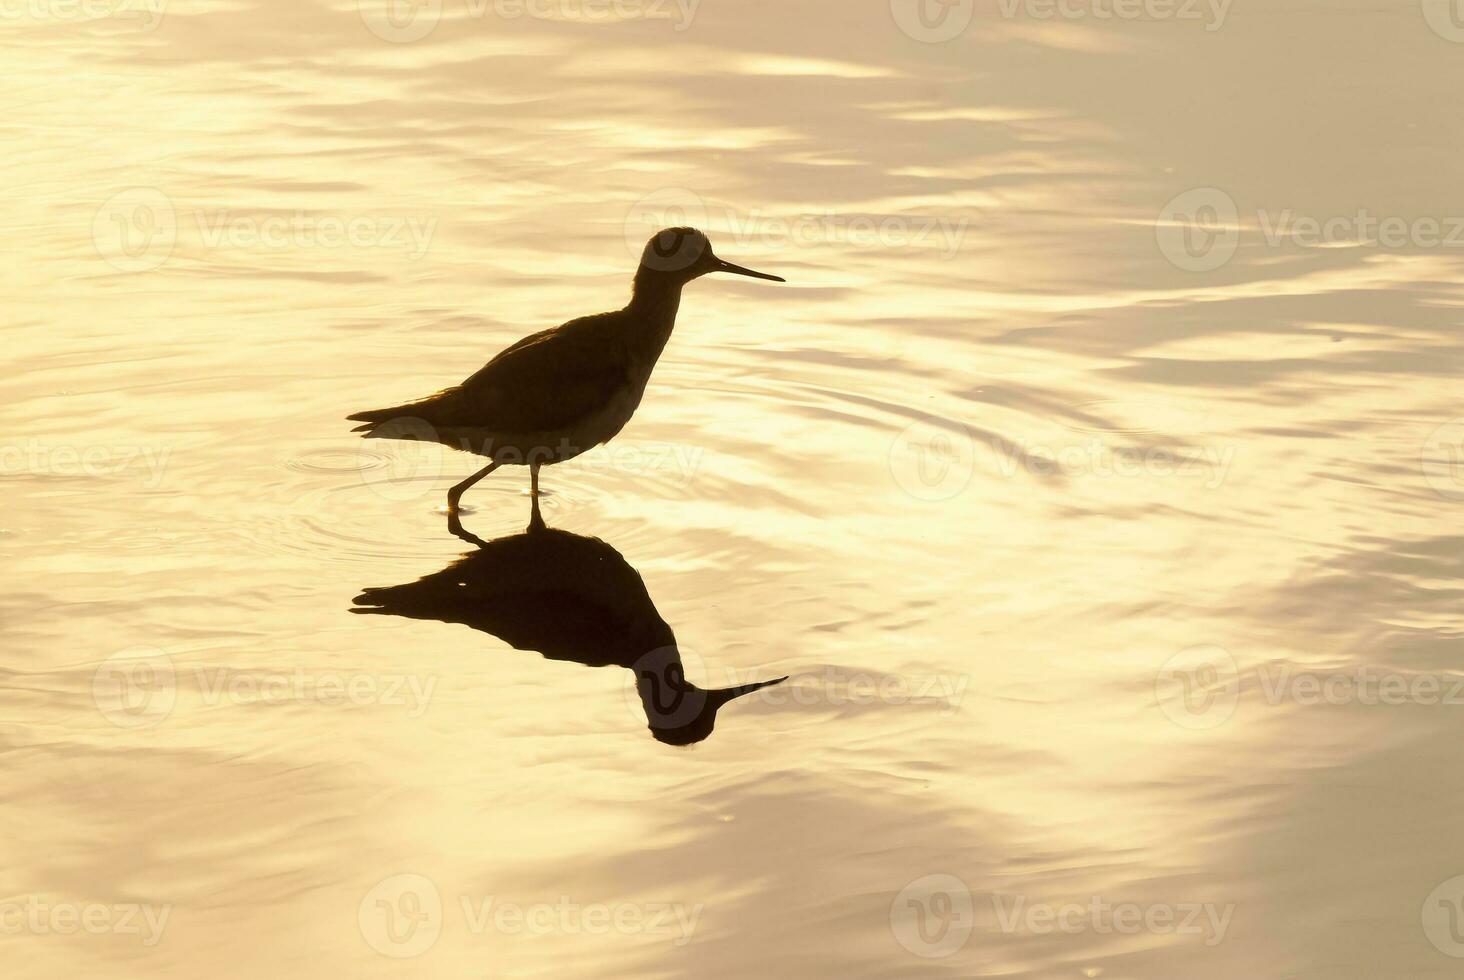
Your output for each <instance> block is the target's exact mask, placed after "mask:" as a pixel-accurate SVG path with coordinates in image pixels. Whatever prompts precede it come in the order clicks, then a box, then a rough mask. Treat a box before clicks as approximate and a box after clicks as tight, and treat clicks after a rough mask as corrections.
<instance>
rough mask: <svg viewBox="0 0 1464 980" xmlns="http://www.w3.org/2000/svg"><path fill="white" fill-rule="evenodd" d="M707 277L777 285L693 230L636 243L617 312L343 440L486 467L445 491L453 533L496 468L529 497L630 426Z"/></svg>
mask: <svg viewBox="0 0 1464 980" xmlns="http://www.w3.org/2000/svg"><path fill="white" fill-rule="evenodd" d="M712 272H730V273H734V274H736V275H740V276H752V277H753V278H755V279H769V280H772V281H773V282H786V280H784V279H782V278H780V277H778V276H770V275H768V274H766V273H763V272H754V271H753V270H751V269H745V268H743V267H742V266H740V265H733V264H732V263H730V262H724V261H722V260H721V259H719V258H717V256H716V254H715V253H713V251H712V245H711V242H710V241H709V240H708V239H707V236H706V235H704V234H703V233H702V232H700V231H697V230H696V229H695V228H667V229H665V230H663V231H659V232H657V233H656V234H655V235H653V236H652V237H651V239H650V241H649V242H647V243H646V247H645V251H644V252H643V253H642V255H641V261H640V267H639V268H638V269H637V270H636V274H635V284H634V287H633V289H632V293H631V298H630V303H629V304H627V305H626V307H625V308H624V309H621V310H616V311H615V312H613V313H601V314H599V315H597V316H587V317H581V318H579V319H577V320H570V321H569V322H568V323H565V324H563V325H562V326H558V327H554V328H553V329H551V330H544V331H541V332H539V333H536V334H531V335H530V336H528V337H525V338H524V339H523V340H520V341H519V342H518V343H516V344H513V345H512V346H510V347H508V348H507V349H505V350H504V351H503V352H502V353H500V354H499V355H498V356H497V357H495V358H493V360H491V361H489V362H488V363H487V364H486V365H484V366H483V367H482V368H481V369H480V370H479V371H478V372H477V373H476V374H474V375H473V376H472V377H470V378H468V379H467V380H466V381H464V382H463V383H462V384H459V385H455V386H454V387H451V388H447V389H444V390H443V391H440V392H438V393H437V394H435V395H432V396H431V397H429V398H424V399H422V400H421V401H415V402H410V403H408V404H405V405H397V406H394V407H392V408H382V409H375V410H373V411H368V412H357V413H356V414H355V415H351V416H349V419H350V420H351V421H353V422H362V423H364V424H362V425H360V426H357V427H356V428H355V429H353V430H352V431H353V432H362V433H364V436H363V438H366V439H412V440H428V441H435V442H440V443H442V444H443V445H446V446H450V447H451V448H453V449H461V450H465V451H467V452H470V453H475V454H476V455H479V456H484V457H487V458H488V459H489V460H490V461H491V462H489V463H488V465H487V466H485V467H483V468H482V469H481V470H479V471H478V472H476V473H474V474H473V475H472V476H470V477H468V478H467V479H466V480H464V481H462V482H461V483H459V484H457V485H456V486H454V487H453V488H452V489H451V490H449V491H448V492H447V519H448V527H449V528H450V529H451V530H452V531H453V532H454V533H457V532H458V531H459V530H460V529H461V527H462V524H461V520H460V518H459V516H458V503H459V501H460V500H461V499H462V496H463V494H464V493H466V492H467V490H468V489H469V488H470V487H472V486H473V484H475V483H477V482H478V481H479V480H481V479H483V478H484V477H485V476H487V475H488V474H489V473H492V472H493V471H494V470H496V469H497V468H498V467H500V466H503V465H506V464H511V465H518V466H528V467H529V472H530V481H531V483H530V485H531V494H532V496H534V497H535V498H537V497H538V493H539V468H540V467H541V466H545V465H552V464H554V463H562V462H564V461H565V460H567V459H573V458H574V457H576V456H578V455H580V454H581V453H583V452H585V451H586V450H589V449H592V448H594V447H595V446H598V445H600V444H601V443H603V442H608V441H609V440H610V439H612V438H614V437H615V435H616V433H618V432H619V431H620V430H621V429H622V428H624V427H625V424H626V422H628V421H630V417H631V416H632V415H634V414H635V410H636V408H637V407H638V406H639V405H640V401H641V396H642V395H643V394H644V393H645V390H646V383H647V382H648V381H649V380H650V377H651V371H652V369H653V368H654V367H655V366H656V361H657V359H658V358H660V356H661V351H662V350H664V349H665V347H666V342H667V341H668V340H669V339H670V337H671V331H672V329H673V328H674V327H675V326H676V312H677V309H678V308H679V306H680V304H681V289H682V287H683V286H685V285H686V284H687V283H689V282H691V281H692V280H694V279H698V278H700V277H701V276H704V275H707V274H708V273H712ZM534 520H535V522H536V523H537V522H539V518H538V517H537V513H536V515H535V517H534Z"/></svg>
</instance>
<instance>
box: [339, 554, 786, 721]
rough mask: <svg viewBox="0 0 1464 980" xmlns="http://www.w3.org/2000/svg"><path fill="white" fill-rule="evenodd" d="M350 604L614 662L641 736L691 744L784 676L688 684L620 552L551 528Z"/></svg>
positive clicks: (670, 640) (666, 630)
mask: <svg viewBox="0 0 1464 980" xmlns="http://www.w3.org/2000/svg"><path fill="white" fill-rule="evenodd" d="M351 611H352V612H354V613H362V614H371V613H376V614H382V615H391V616H403V617H406V618H408V619H423V620H436V621H439V622H443V623H460V624H462V625H464V626H470V627H472V628H473V629H475V630H480V631H481V632H484V633H489V634H491V635H493V636H496V637H498V638H500V639H502V640H503V641H504V642H506V643H508V644H509V645H510V646H512V647H514V648H515V649H517V650H530V651H536V652H538V653H540V654H543V655H544V656H545V657H547V658H549V659H550V660H562V661H571V662H574V663H580V664H584V665H585V666H587V667H609V666H616V667H623V668H625V669H627V670H630V671H632V672H633V673H634V675H635V678H634V679H635V687H636V692H637V694H638V695H639V698H640V702H641V707H642V708H643V709H644V711H645V713H646V721H647V723H648V725H649V727H650V730H651V734H652V735H653V736H654V737H655V738H656V739H657V740H658V741H661V742H664V743H666V744H669V745H690V744H692V743H694V742H700V741H701V740H702V739H704V738H706V737H707V736H708V735H710V734H711V733H712V729H713V727H714V726H715V725H716V722H717V712H718V711H719V710H720V709H721V708H722V707H723V706H724V705H725V704H727V703H728V702H729V701H731V700H733V699H734V698H738V697H741V696H742V695H744V694H750V693H752V692H753V691H757V690H760V689H762V688H764V687H769V686H771V685H773V684H780V683H782V682H783V681H785V680H787V679H788V678H787V677H779V678H776V679H774V680H768V681H759V682H756V683H751V684H741V685H738V686H736V687H729V688H722V689H718V690H706V689H703V688H700V687H697V686H696V685H695V684H693V683H691V682H690V681H688V680H687V679H686V671H685V667H684V665H683V663H682V658H681V651H680V648H679V647H678V646H677V643H676V636H675V634H674V633H673V632H672V630H671V627H670V626H669V625H667V623H666V621H665V620H664V619H662V618H661V615H660V613H658V612H657V611H656V607H655V604H654V603H653V602H652V601H651V596H650V593H648V592H647V591H646V586H645V582H643V581H642V580H641V577H640V575H639V574H638V573H637V572H636V570H635V569H634V568H632V567H631V566H630V564H629V563H627V562H626V560H625V558H624V557H623V556H622V555H621V554H620V552H618V551H616V550H615V549H614V548H613V547H611V546H610V545H608V544H606V543H605V542H604V541H601V540H599V539H598V538H588V537H583V536H581V535H578V534H571V533H569V532H568V531H560V530H555V529H551V528H544V527H540V528H536V529H530V530H529V531H527V532H524V533H522V534H516V535H513V536H511V537H505V538H498V539H496V540H494V541H487V542H482V544H481V545H480V547H479V548H478V549H477V550H476V551H472V552H469V553H468V554H466V555H464V556H463V557H461V558H460V559H458V560H457V561H455V562H454V563H453V564H451V565H449V566H448V567H446V568H444V569H443V570H442V571H440V572H434V573H432V574H431V575H427V576H425V577H423V578H421V579H418V580H417V581H415V582H409V583H407V584H405V585H397V586H391V587H387V588H378V589H366V590H365V591H363V592H362V593H361V594H360V595H358V596H357V597H356V598H355V607H354V608H352V610H351Z"/></svg>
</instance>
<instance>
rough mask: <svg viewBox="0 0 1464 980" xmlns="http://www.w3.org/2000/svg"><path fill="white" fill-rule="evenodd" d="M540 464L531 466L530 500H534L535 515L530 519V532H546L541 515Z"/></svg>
mask: <svg viewBox="0 0 1464 980" xmlns="http://www.w3.org/2000/svg"><path fill="white" fill-rule="evenodd" d="M540 465H541V464H539V463H533V464H530V466H529V498H530V499H531V500H533V502H534V504H533V508H534V512H533V515H532V516H530V518H529V530H530V531H542V530H544V518H543V516H542V515H541V514H540V513H539V466H540Z"/></svg>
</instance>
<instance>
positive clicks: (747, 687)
mask: <svg viewBox="0 0 1464 980" xmlns="http://www.w3.org/2000/svg"><path fill="white" fill-rule="evenodd" d="M778 281H779V282H783V281H784V280H782V279H779V280H778ZM787 679H788V678H787V677H779V678H776V679H775V680H771V681H758V682H757V683H756V684H740V685H738V686H737V687H723V688H719V689H717V690H715V691H708V692H707V697H708V699H709V700H710V701H711V702H712V704H713V705H714V706H715V707H718V708H720V707H721V706H722V705H724V704H726V703H727V702H728V701H731V700H734V699H735V698H740V697H742V696H743V695H744V694H751V693H752V692H753V691H761V690H762V689H763V688H765V687H772V686H773V685H774V684H781V683H783V682H784V681H786V680H787Z"/></svg>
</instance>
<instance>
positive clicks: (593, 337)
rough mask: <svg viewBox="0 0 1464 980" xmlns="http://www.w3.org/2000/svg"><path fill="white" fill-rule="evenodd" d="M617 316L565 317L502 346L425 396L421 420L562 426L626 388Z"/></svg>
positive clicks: (517, 428)
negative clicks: (467, 373)
mask: <svg viewBox="0 0 1464 980" xmlns="http://www.w3.org/2000/svg"><path fill="white" fill-rule="evenodd" d="M614 316H615V314H602V315H600V316H593V317H584V318H582V319H579V320H571V321H570V322H569V323H566V324H564V326H562V327H555V328H554V329H553V330H545V331H542V332H541V333H536V334H532V335H530V336H528V337H525V338H524V339H523V340H520V341H519V342H518V343H516V344H514V345H513V346H512V347H509V348H508V349H507V350H505V351H503V352H502V353H501V354H499V355H498V356H497V357H495V358H493V360H491V361H489V362H488V363H487V364H486V365H484V366H483V367H482V368H481V369H480V370H479V371H478V372H477V373H476V374H474V375H473V376H472V377H470V378H468V379H467V380H466V381H464V382H463V383H462V384H460V385H458V386H457V387H456V388H450V389H448V390H447V391H445V392H443V393H442V394H441V395H439V396H436V397H435V398H433V399H431V400H430V402H431V403H432V404H431V407H430V414H427V415H424V417H425V418H426V419H427V421H429V422H431V423H432V424H433V425H438V426H455V425H462V426H484V427H489V428H493V429H497V430H499V431H503V432H544V431H551V430H556V429H563V428H566V427H568V426H570V425H573V424H574V423H575V422H577V421H579V420H580V419H582V418H585V417H586V416H588V415H590V414H591V413H593V412H595V411H596V410H598V409H600V408H602V407H604V405H605V404H606V403H608V402H609V401H610V400H611V399H612V398H613V397H614V395H615V393H616V392H617V391H618V390H619V389H620V388H621V387H622V386H623V385H625V383H626V381H627V378H628V376H629V375H628V369H629V358H628V356H627V354H626V350H625V345H624V344H623V343H622V342H620V341H619V339H618V338H617V336H616V334H615V331H614V330H613V329H612V327H613V324H612V322H611V318H613V317H614Z"/></svg>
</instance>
